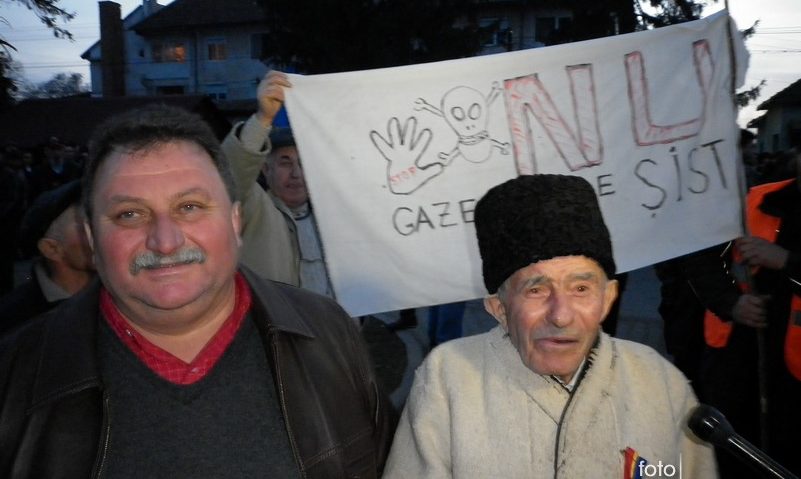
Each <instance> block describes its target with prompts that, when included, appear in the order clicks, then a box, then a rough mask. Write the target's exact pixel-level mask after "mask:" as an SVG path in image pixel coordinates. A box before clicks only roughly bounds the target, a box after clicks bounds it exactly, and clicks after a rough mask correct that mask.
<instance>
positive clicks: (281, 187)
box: [222, 71, 334, 297]
mask: <svg viewBox="0 0 801 479" xmlns="http://www.w3.org/2000/svg"><path fill="white" fill-rule="evenodd" d="M289 87H290V84H289V80H288V79H287V77H286V74H284V73H282V72H278V71H272V72H270V73H269V74H267V75H266V76H265V77H264V78H263V79H262V81H261V82H260V83H259V86H258V90H257V98H258V105H259V106H258V110H257V111H256V113H254V114H253V115H252V116H251V117H250V118H249V119H248V120H247V121H245V122H243V123H238V124H237V125H235V126H234V127H233V128H232V129H231V132H230V133H229V134H228V136H227V137H226V138H225V140H224V141H223V144H222V148H223V151H224V153H225V155H226V156H227V157H228V158H229V159H230V161H231V167H232V169H233V172H234V176H235V177H236V183H237V187H238V194H239V197H240V198H242V243H243V244H242V263H243V264H244V265H246V266H248V267H250V268H251V269H253V270H254V271H255V272H256V273H258V274H260V275H261V276H263V277H265V278H269V279H273V280H276V281H281V282H284V283H288V284H292V285H295V286H300V287H302V288H304V289H309V290H311V291H314V292H316V293H320V294H323V295H326V296H329V297H333V296H334V292H333V290H332V288H331V282H330V280H329V278H328V271H327V270H326V265H325V260H324V256H323V248H322V243H321V241H320V235H319V232H318V230H317V221H316V219H315V216H314V210H313V208H312V203H311V201H310V200H309V192H308V190H307V188H306V181H305V178H304V175H303V166H302V165H301V158H300V155H299V153H298V148H297V145H296V144H295V138H294V135H293V134H292V131H291V130H290V129H289V128H278V127H274V126H273V120H274V119H275V116H276V114H277V113H278V110H280V108H281V106H282V104H283V101H284V88H289ZM260 173H261V174H263V175H264V178H265V180H266V184H267V187H268V188H267V191H265V190H264V189H263V188H262V187H261V186H260V185H259V184H258V181H257V180H258V178H259V174H260Z"/></svg>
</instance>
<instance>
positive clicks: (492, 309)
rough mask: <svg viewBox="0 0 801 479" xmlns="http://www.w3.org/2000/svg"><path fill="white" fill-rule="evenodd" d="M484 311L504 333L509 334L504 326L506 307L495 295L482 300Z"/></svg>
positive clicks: (505, 325)
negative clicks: (496, 322)
mask: <svg viewBox="0 0 801 479" xmlns="http://www.w3.org/2000/svg"><path fill="white" fill-rule="evenodd" d="M484 309H485V310H487V312H488V313H489V314H491V315H492V317H493V318H495V320H496V321H498V324H500V325H501V327H502V328H503V330H504V331H506V332H507V333H508V332H509V327H508V326H507V324H506V307H505V306H504V305H503V302H502V301H501V298H499V297H498V295H497V294H493V295H492V296H487V297H486V298H484Z"/></svg>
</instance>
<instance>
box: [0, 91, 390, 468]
mask: <svg viewBox="0 0 801 479" xmlns="http://www.w3.org/2000/svg"><path fill="white" fill-rule="evenodd" d="M83 203H84V210H85V213H86V222H85V229H86V231H87V234H88V237H89V240H90V244H91V246H92V251H93V255H94V260H95V265H96V267H97V271H98V275H99V279H100V281H96V282H95V283H94V284H91V285H89V286H88V287H87V288H86V289H85V290H84V292H82V293H80V294H78V295H76V296H74V297H73V298H71V299H70V300H68V301H66V302H64V303H63V304H62V305H60V306H59V307H58V308H56V309H55V310H52V311H51V312H50V313H48V314H47V315H45V316H42V317H40V318H38V319H37V320H34V321H32V322H30V323H28V324H27V325H26V326H25V327H23V328H22V329H19V330H17V331H16V332H15V333H13V334H12V336H10V337H8V338H7V340H6V341H5V342H4V343H2V344H0V477H7V478H28V477H42V478H50V477H101V476H102V477H115V478H126V477H130V478H143V477H147V478H156V477H170V478H175V477H192V478H196V477H236V478H240V477H309V478H334V477H357V476H358V477H377V476H378V475H379V473H380V470H381V467H382V465H383V462H384V458H385V456H386V450H387V448H388V436H389V434H391V427H390V420H389V414H388V413H389V411H388V410H387V405H388V402H386V400H385V398H384V397H382V396H381V395H380V394H379V393H378V390H377V388H376V384H375V380H374V377H373V373H372V371H371V368H370V365H369V363H368V360H367V354H366V351H365V348H364V346H363V344H362V343H361V338H360V336H359V334H358V331H356V329H355V327H354V325H353V324H352V322H351V321H350V318H349V317H348V316H347V314H346V313H345V312H344V311H342V309H341V308H340V307H339V306H338V305H337V304H336V303H334V302H333V301H331V300H329V299H328V298H325V297H323V296H320V295H317V294H314V293H311V292H307V291H304V290H301V289H298V288H296V287H293V286H288V285H284V284H279V283H273V282H271V281H268V280H264V279H262V278H260V277H259V276H258V275H256V274H254V273H253V272H252V271H250V270H248V269H247V268H246V267H240V266H239V265H238V259H239V249H240V242H241V241H240V237H239V233H240V226H241V213H240V206H239V202H238V201H236V197H235V187H234V182H233V176H232V174H231V172H230V170H229V166H228V163H227V160H226V158H225V157H224V156H223V155H222V154H221V152H220V145H219V143H218V142H217V140H216V138H215V137H214V135H213V133H212V132H211V130H210V128H209V127H208V126H207V125H206V124H205V123H204V122H203V121H202V120H201V119H200V118H199V117H197V116H196V115H193V114H190V113H188V112H186V111H183V110H180V109H176V108H171V107H166V106H151V107H147V108H143V109H140V110H135V111H131V112H129V113H126V114H123V115H121V116H119V117H116V118H113V119H111V120H109V121H108V122H107V123H105V124H103V125H101V126H100V127H99V128H98V129H97V131H96V133H95V136H94V137H93V140H92V142H91V155H90V159H89V161H88V164H87V165H86V171H85V175H84V178H83Z"/></svg>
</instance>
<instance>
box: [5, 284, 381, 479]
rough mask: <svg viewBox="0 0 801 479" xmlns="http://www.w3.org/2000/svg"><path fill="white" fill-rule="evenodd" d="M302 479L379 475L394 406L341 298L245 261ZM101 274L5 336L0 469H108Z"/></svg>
mask: <svg viewBox="0 0 801 479" xmlns="http://www.w3.org/2000/svg"><path fill="white" fill-rule="evenodd" d="M243 273H245V277H246V279H247V281H248V284H250V286H251V288H252V290H253V306H252V308H251V315H252V316H253V318H254V319H255V321H256V323H257V325H258V327H259V330H260V332H261V333H262V338H263V340H264V344H265V350H266V351H268V352H269V353H270V355H271V358H272V361H273V367H274V377H275V383H276V384H275V385H276V390H277V391H278V394H279V401H280V403H281V408H282V411H283V415H284V418H285V424H286V428H287V433H288V435H289V440H290V444H291V446H292V450H293V453H294V455H295V460H296V463H297V464H298V475H299V477H304V478H340V477H343V478H344V477H354V478H355V477H360V478H371V477H378V476H379V475H380V471H381V469H382V468H383V466H384V461H385V459H386V456H387V453H388V450H389V445H390V442H391V439H392V434H393V430H392V428H393V426H394V418H395V413H394V411H393V410H392V408H391V405H390V403H389V402H388V401H387V400H386V397H385V396H384V395H382V394H381V393H380V392H379V391H378V388H377V387H376V382H375V379H374V376H373V372H372V369H371V367H370V364H369V360H368V357H367V352H366V349H365V347H364V346H363V343H362V341H361V338H360V337H359V334H358V332H357V331H356V328H355V327H353V325H352V322H351V319H350V318H349V317H348V316H347V314H345V312H344V311H343V310H342V309H341V308H340V307H339V306H338V305H337V304H336V303H334V302H333V301H331V300H329V299H327V298H324V297H322V296H318V295H315V294H313V293H309V292H307V291H304V290H301V289H298V288H295V287H292V286H288V285H284V284H281V283H275V282H270V281H266V280H263V279H261V278H258V277H256V276H255V275H254V274H253V273H251V272H249V271H247V270H244V269H243ZM98 292H99V283H97V282H96V283H95V284H93V285H92V286H90V287H88V288H87V289H86V290H85V292H83V293H81V294H79V295H78V296H76V297H74V298H72V299H70V300H69V301H67V302H65V303H63V304H62V305H61V306H60V307H58V308H56V309H55V310H52V311H51V312H50V313H48V314H47V315H45V316H42V317H40V318H39V319H38V320H35V321H33V322H31V323H30V324H28V325H26V326H25V327H24V328H22V329H21V330H18V331H16V332H15V333H14V334H13V335H11V336H9V337H6V338H5V339H4V340H3V341H2V343H0V477H4V478H30V477H37V478H80V477H103V464H104V460H105V455H106V452H107V451H106V446H107V439H108V437H109V433H110V431H111V430H113V428H114V424H109V422H108V420H107V417H108V415H107V411H108V397H107V396H106V395H105V394H104V390H103V384H102V381H101V377H100V373H99V367H98V360H97V335H98V330H97V328H98V324H99V318H98Z"/></svg>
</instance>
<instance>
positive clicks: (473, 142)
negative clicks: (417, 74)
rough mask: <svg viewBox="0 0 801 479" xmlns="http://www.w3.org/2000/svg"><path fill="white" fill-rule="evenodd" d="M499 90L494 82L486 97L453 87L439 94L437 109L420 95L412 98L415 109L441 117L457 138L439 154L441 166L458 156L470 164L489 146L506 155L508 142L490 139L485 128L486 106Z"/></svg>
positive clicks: (484, 157)
mask: <svg viewBox="0 0 801 479" xmlns="http://www.w3.org/2000/svg"><path fill="white" fill-rule="evenodd" d="M500 92H501V87H500V86H499V85H498V82H495V83H493V84H492V90H490V93H489V95H487V96H486V97H484V95H482V94H481V93H480V92H479V91H478V90H475V89H473V88H470V87H467V86H457V87H454V88H452V89H450V90H448V91H447V92H446V93H445V94H444V95H443V96H442V101H441V103H440V108H437V107H435V106H434V105H431V104H430V103H428V102H427V101H426V100H425V99H423V98H418V99H417V100H415V102H414V109H415V110H417V111H428V112H430V113H433V114H435V115H437V116H441V117H443V118H444V119H445V121H446V122H447V123H448V125H449V126H450V127H451V128H452V129H453V131H454V132H455V133H456V135H457V136H458V137H459V140H458V142H457V143H456V146H455V147H454V148H453V150H451V151H450V152H444V151H443V152H440V154H439V158H440V159H441V160H444V162H445V166H447V165H449V164H450V163H451V162H452V161H453V160H454V159H456V157H458V156H459V155H461V156H462V157H464V158H465V159H466V160H467V161H470V162H472V163H481V162H484V161H487V160H488V159H489V157H490V155H491V154H492V148H493V147H495V148H498V149H499V150H500V151H501V153H502V154H504V155H507V154H509V143H502V142H500V141H498V140H495V139H492V138H490V136H489V132H488V131H487V123H488V121H489V107H490V105H491V104H492V102H493V101H494V100H495V99H496V98H497V97H498V95H499V94H500Z"/></svg>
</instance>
